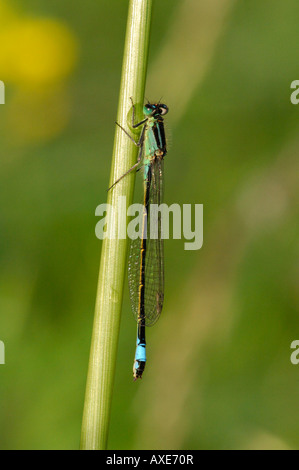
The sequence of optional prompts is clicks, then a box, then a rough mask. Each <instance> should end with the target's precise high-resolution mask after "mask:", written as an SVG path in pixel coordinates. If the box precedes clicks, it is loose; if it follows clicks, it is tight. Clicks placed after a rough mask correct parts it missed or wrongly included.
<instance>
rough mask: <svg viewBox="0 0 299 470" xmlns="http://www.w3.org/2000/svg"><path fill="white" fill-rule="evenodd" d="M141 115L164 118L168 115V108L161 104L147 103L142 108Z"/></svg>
mask: <svg viewBox="0 0 299 470" xmlns="http://www.w3.org/2000/svg"><path fill="white" fill-rule="evenodd" d="M143 113H144V114H145V115H146V116H164V115H165V114H167V113H168V107H167V106H166V104H161V103H154V104H151V103H147V104H145V105H144V106H143Z"/></svg>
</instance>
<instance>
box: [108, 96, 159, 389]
mask: <svg viewBox="0 0 299 470" xmlns="http://www.w3.org/2000/svg"><path fill="white" fill-rule="evenodd" d="M131 101H132V110H133V114H132V127H133V128H134V129H135V128H137V127H139V126H143V127H142V130H141V134H140V138H139V141H138V142H136V141H135V140H134V139H133V137H132V136H131V135H130V134H129V133H128V132H127V131H126V130H125V129H124V128H123V127H122V126H120V125H119V124H118V123H116V124H117V125H118V126H119V127H120V128H121V129H122V130H123V131H124V132H125V133H126V134H127V136H128V137H129V138H130V139H131V140H132V141H133V142H134V144H135V145H137V146H138V147H139V148H140V150H139V154H138V160H137V163H136V164H135V165H133V166H132V168H130V169H129V170H128V171H127V172H126V173H124V174H123V175H122V176H121V177H120V178H119V179H118V180H117V181H115V183H114V184H113V185H112V186H111V188H112V187H113V186H114V185H115V184H116V183H118V182H119V181H120V180H121V179H122V178H123V177H124V176H126V175H127V174H129V173H130V172H131V171H133V170H135V169H138V167H140V168H141V167H143V169H144V172H143V185H144V195H143V217H142V230H141V233H142V237H141V238H137V239H135V240H132V242H131V247H130V254H129V266H128V279H129V289H130V300H131V305H132V310H133V313H134V316H135V319H136V321H137V345H136V353H135V359H134V365H133V376H134V379H135V380H136V379H138V378H141V377H142V374H143V371H144V368H145V363H146V340H145V327H146V326H151V325H153V324H154V323H155V322H156V321H157V320H158V318H159V316H160V314H161V311H162V306H163V299H164V259H163V240H162V237H161V231H162V228H161V213H160V212H158V213H157V217H155V221H156V224H157V226H156V227H155V230H152V227H150V221H151V219H152V218H151V217H150V214H151V205H152V204H155V205H158V206H159V205H160V204H161V203H162V196H163V159H164V156H165V155H166V139H165V132H164V122H163V116H164V115H165V114H167V112H168V107H167V106H166V105H165V104H162V103H160V102H159V103H154V104H152V103H150V102H148V103H147V104H146V105H145V106H144V107H143V114H144V119H143V120H142V121H140V122H138V123H137V124H135V106H134V103H133V100H132V98H131ZM109 189H110V188H109ZM156 207H157V206H156ZM153 232H155V234H156V236H155V237H154V238H151V236H150V235H151V233H153Z"/></svg>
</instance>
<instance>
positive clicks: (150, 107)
mask: <svg viewBox="0 0 299 470" xmlns="http://www.w3.org/2000/svg"><path fill="white" fill-rule="evenodd" d="M152 112H153V105H152V104H145V105H144V106H143V113H144V114H145V115H147V116H148V115H149V114H152Z"/></svg>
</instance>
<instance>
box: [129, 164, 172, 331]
mask: <svg viewBox="0 0 299 470" xmlns="http://www.w3.org/2000/svg"><path fill="white" fill-rule="evenodd" d="M150 184H151V186H150V194H149V211H148V214H147V240H146V256H145V293H144V307H145V324H146V326H152V325H153V324H154V323H155V322H156V321H157V320H158V318H159V316H160V314H161V311H162V307H163V300H164V253H163V240H162V239H161V214H160V212H158V211H156V212H155V211H154V210H152V211H151V205H152V204H157V205H160V204H161V203H162V197H163V160H156V161H155V162H154V163H153V164H152V165H151V183H150ZM153 237H155V238H153ZM140 262H141V240H140V238H137V239H136V240H132V242H131V246H130V254H129V265H128V279H129V290H130V299H131V306H132V310H133V314H134V317H135V320H136V321H137V320H138V312H139V296H140V289H139V288H140V278H141V276H140Z"/></svg>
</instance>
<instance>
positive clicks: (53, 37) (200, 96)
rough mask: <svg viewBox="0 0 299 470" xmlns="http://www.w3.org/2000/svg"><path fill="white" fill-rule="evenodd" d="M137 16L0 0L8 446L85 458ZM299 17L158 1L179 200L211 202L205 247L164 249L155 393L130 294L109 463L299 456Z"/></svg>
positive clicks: (0, 416)
mask: <svg viewBox="0 0 299 470" xmlns="http://www.w3.org/2000/svg"><path fill="white" fill-rule="evenodd" d="M24 3H25V4H24ZM127 8H128V2H127V1H123V0H114V1H110V2H95V1H94V0H86V1H85V2H76V1H75V2H70V1H64V2H61V1H58V0H51V2H49V1H46V0H39V1H37V0H27V1H26V2H21V0H19V1H16V0H7V1H5V0H0V18H1V29H0V79H1V80H3V81H4V82H5V85H6V104H5V105H2V106H0V133H1V149H0V154H1V165H0V201H1V218H0V237H1V243H0V311H1V315H0V340H2V341H4V343H5V347H6V365H2V366H0V448H1V449H76V448H78V447H79V441H80V428H81V419H82V411H83V400H84V392H85V382H86V373H87V365H88V357H89V346H90V338H91V331H92V322H93V310H94V302H95V294H96V286H97V276H98V267H99V260H100V251H101V242H100V241H99V240H97V239H96V237H95V233H94V229H95V225H96V222H97V219H96V217H95V215H94V213H95V208H96V207H97V205H99V204H101V203H103V202H105V201H106V188H107V186H108V181H109V171H110V158H111V153H112V145H113V138H114V120H115V116H116V111H117V103H118V92H119V84H120V73H121V65H122V53H123V45H124V35H125V28H126V15H127ZM298 18H299V3H298V0H285V1H284V2H281V1H280V0H271V1H270V0H244V1H242V2H241V1H237V0H235V1H234V0H213V1H211V0H197V1H195V0H163V1H162V2H155V5H154V12H153V21H152V33H151V44H150V57H149V70H148V81H147V89H146V97H147V98H149V99H150V100H155V99H159V98H161V96H163V101H164V102H165V103H167V104H168V106H169V109H170V112H169V114H168V116H167V123H168V135H169V152H168V155H167V160H166V161H165V173H166V182H165V202H166V203H168V204H172V203H179V204H190V203H192V204H194V203H202V204H204V245H203V248H202V249H201V250H199V251H184V240H183V239H182V240H169V241H167V242H166V243H165V263H166V272H165V277H166V292H165V304H164V310H163V315H162V317H161V319H160V320H159V323H158V324H157V325H156V326H155V327H154V328H153V329H149V330H148V343H149V352H148V359H149V363H148V366H147V369H146V373H145V375H144V378H143V380H142V381H140V382H139V383H133V381H132V361H133V356H134V349H135V333H136V329H135V323H134V320H133V316H132V314H131V312H130V304H129V296H128V292H127V291H128V289H127V286H125V298H124V304H123V315H122V324H121V331H120V343H119V351H118V363H117V372H116V381H115V388H114V396H113V407H112V417H111V430H110V436H109V448H110V449H298V448H299V419H298V417H299V415H298V397H299V379H298V374H299V365H298V366H297V367H296V366H294V365H292V364H291V362H290V354H291V350H290V344H291V342H292V341H293V340H295V339H298V336H299V320H298V304H299V296H298V282H297V280H298V275H299V264H298V251H299V250H298V237H297V226H298V223H297V220H298V174H299V173H298V170H299V163H298V151H299V138H298V130H299V120H298V113H299V106H298V107H296V106H294V105H292V104H291V103H290V94H291V90H290V84H291V82H292V81H293V80H295V79H299V66H298V64H299V62H298V58H299V57H298V42H299V28H298ZM136 181H137V180H136ZM137 183H138V181H137Z"/></svg>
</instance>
